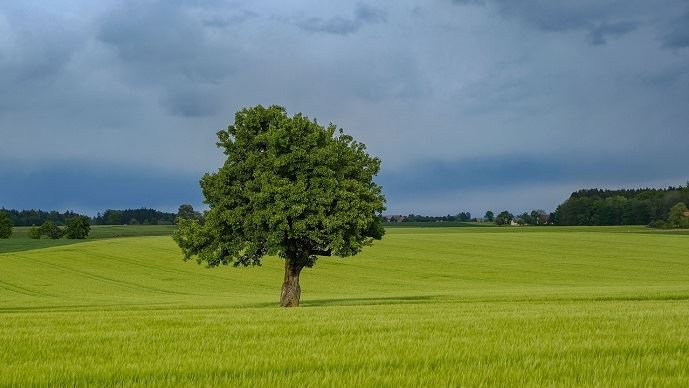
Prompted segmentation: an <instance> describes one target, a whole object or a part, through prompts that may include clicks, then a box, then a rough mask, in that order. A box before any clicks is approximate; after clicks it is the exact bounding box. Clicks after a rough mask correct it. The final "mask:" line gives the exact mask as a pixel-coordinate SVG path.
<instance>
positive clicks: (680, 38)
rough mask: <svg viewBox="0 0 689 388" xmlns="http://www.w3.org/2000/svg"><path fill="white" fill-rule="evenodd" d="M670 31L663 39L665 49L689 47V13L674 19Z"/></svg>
mask: <svg viewBox="0 0 689 388" xmlns="http://www.w3.org/2000/svg"><path fill="white" fill-rule="evenodd" d="M669 30H670V31H669V32H668V33H666V34H665V35H664V36H663V38H662V40H663V44H664V45H665V47H669V48H672V49H680V48H684V47H689V11H687V12H685V13H684V14H683V15H681V16H679V17H678V18H676V19H674V20H673V21H672V23H670V26H669Z"/></svg>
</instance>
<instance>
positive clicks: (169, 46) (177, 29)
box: [97, 1, 255, 117]
mask: <svg viewBox="0 0 689 388" xmlns="http://www.w3.org/2000/svg"><path fill="white" fill-rule="evenodd" d="M252 17H255V13H253V12H251V11H247V10H242V9H234V7H232V6H224V5H222V3H218V2H199V3H196V4H194V5H193V6H188V5H185V4H184V3H182V2H173V3H167V2H159V1H153V2H138V1H130V2H125V3H124V5H122V6H121V7H118V8H117V9H115V10H114V11H113V12H111V13H109V14H107V15H105V16H104V17H103V18H102V20H101V25H100V28H99V30H98V34H97V37H98V39H99V40H100V41H101V42H103V43H105V44H106V45H108V46H109V47H111V48H112V49H114V51H115V52H116V54H117V57H118V59H119V62H120V73H121V76H122V77H123V78H124V79H125V81H126V82H129V83H132V84H136V85H141V86H147V87H150V88H153V89H154V90H155V91H157V92H158V93H159V94H160V96H159V101H160V103H161V105H162V106H163V107H164V108H166V109H167V111H168V112H169V113H171V114H174V115H180V116H191V117H195V116H209V115H212V114H214V113H217V112H218V110H219V108H220V105H219V102H218V101H217V100H216V99H213V98H212V97H214V95H217V93H218V90H217V89H218V88H220V85H219V84H220V83H221V82H222V81H223V80H224V79H226V78H227V77H228V76H230V75H231V74H233V73H234V72H236V70H237V66H238V61H237V57H240V56H241V52H240V50H239V49H238V48H237V47H235V46H234V44H233V43H234V39H233V37H232V34H231V33H225V34H223V35H224V36H223V39H217V38H216V35H215V34H214V31H213V30H215V29H228V30H229V29H230V27H231V26H233V25H236V24H240V23H242V22H244V21H246V20H248V19H250V18H252ZM203 96H206V97H209V96H210V97H211V98H203Z"/></svg>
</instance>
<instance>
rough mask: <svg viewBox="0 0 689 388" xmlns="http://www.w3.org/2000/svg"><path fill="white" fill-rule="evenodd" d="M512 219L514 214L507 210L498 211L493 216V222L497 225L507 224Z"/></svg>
mask: <svg viewBox="0 0 689 388" xmlns="http://www.w3.org/2000/svg"><path fill="white" fill-rule="evenodd" d="M513 219H514V216H513V215H512V213H510V212H508V211H507V210H505V211H502V212H500V214H498V216H497V217H495V223H496V224H497V225H509V224H510V222H512V220H513Z"/></svg>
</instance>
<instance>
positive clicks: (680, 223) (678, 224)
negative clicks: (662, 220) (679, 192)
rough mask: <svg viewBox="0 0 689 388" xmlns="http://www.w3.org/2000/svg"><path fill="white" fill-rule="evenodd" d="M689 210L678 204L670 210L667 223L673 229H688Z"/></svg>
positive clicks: (682, 204) (685, 206)
mask: <svg viewBox="0 0 689 388" xmlns="http://www.w3.org/2000/svg"><path fill="white" fill-rule="evenodd" d="M687 214H689V209H687V205H686V204H684V203H683V202H680V203H678V204H676V205H675V206H673V207H672V208H671V209H670V215H669V216H668V223H669V224H670V226H671V227H673V228H689V216H687Z"/></svg>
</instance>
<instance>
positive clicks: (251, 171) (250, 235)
mask: <svg viewBox="0 0 689 388" xmlns="http://www.w3.org/2000/svg"><path fill="white" fill-rule="evenodd" d="M218 139H219V141H218V143H217V145H218V147H219V148H221V149H222V150H223V152H224V154H225V155H226V157H227V159H226V161H225V163H224V164H223V166H222V167H220V169H218V171H216V172H215V173H212V174H205V175H204V176H203V178H202V179H201V182H200V184H201V189H202V192H203V196H204V201H205V203H206V204H207V205H208V206H209V210H208V211H206V212H205V214H204V219H205V222H204V223H203V224H201V223H199V222H198V221H197V220H195V219H180V220H179V228H178V230H177V232H176V233H175V235H174V238H175V240H176V241H177V243H178V245H179V246H180V247H181V248H182V251H183V252H184V255H185V258H186V259H190V258H192V257H195V258H196V259H197V261H198V262H199V263H205V264H206V265H208V266H210V267H213V266H218V265H220V264H224V265H228V264H231V265H234V266H250V265H260V264H261V259H262V257H264V256H266V255H278V256H280V257H282V258H283V259H285V283H284V284H283V292H282V295H281V305H283V306H296V305H298V304H299V295H300V292H301V291H300V288H299V284H298V279H299V273H300V271H301V270H302V268H304V267H311V266H313V265H314V263H315V262H316V258H317V256H330V255H337V256H341V257H345V256H350V255H355V254H357V253H358V252H360V251H361V249H362V248H363V247H365V246H366V245H369V244H371V242H372V241H373V240H374V239H381V238H382V236H383V234H384V230H383V227H382V223H381V218H380V216H381V212H382V211H383V210H384V209H385V199H384V197H383V195H382V191H381V187H380V186H379V185H377V184H376V183H375V182H373V178H374V176H375V175H376V174H377V173H378V171H379V169H380V160H379V159H378V158H375V157H371V156H369V155H368V154H367V153H366V147H365V146H364V144H362V143H360V142H357V141H355V140H354V139H353V138H352V137H351V136H349V135H347V134H345V133H344V132H343V131H342V130H341V129H340V130H338V129H337V127H336V126H335V125H332V124H331V125H329V126H327V127H324V126H321V125H320V124H318V123H317V122H316V121H315V120H310V119H309V118H308V117H306V116H304V115H302V114H296V115H294V116H291V117H290V116H288V115H287V113H286V111H285V109H284V108H282V107H279V106H271V107H269V108H264V107H262V106H260V105H259V106H256V107H253V108H247V109H243V110H241V111H239V112H238V113H237V114H236V115H235V123H234V124H233V125H230V126H229V127H228V129H227V130H222V131H220V132H218Z"/></svg>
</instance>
